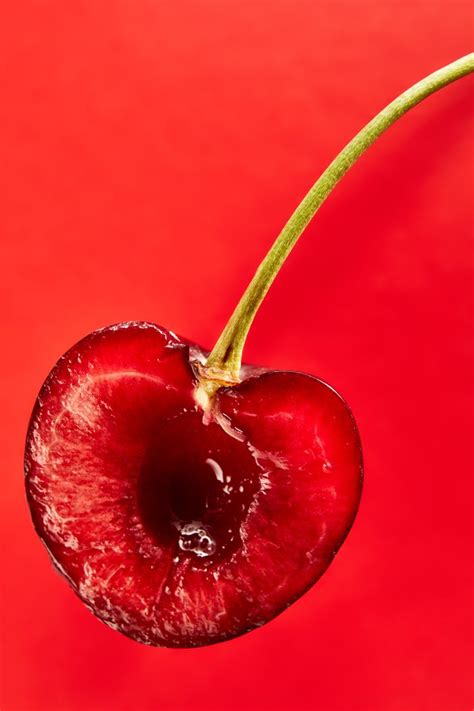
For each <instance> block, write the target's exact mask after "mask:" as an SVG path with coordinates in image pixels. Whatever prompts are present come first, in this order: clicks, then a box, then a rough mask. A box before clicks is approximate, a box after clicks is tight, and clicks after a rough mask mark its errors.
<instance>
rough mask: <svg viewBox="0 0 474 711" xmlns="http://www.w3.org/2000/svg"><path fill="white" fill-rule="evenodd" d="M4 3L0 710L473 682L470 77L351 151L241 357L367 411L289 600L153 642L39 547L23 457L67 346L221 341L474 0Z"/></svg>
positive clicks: (353, 697)
mask: <svg viewBox="0 0 474 711" xmlns="http://www.w3.org/2000/svg"><path fill="white" fill-rule="evenodd" d="M1 14H2V15H3V17H2V18H1V22H0V46H1V63H0V74H1V76H0V85H1V103H0V155H1V162H0V202H1V205H0V224H1V239H2V245H1V252H0V260H1V262H0V270H1V280H0V288H1V294H2V296H1V303H2V333H3V339H2V348H1V352H0V359H1V363H0V372H1V374H2V381H3V383H2V387H1V393H0V397H1V400H2V404H1V411H0V416H1V425H0V433H1V439H2V452H3V455H2V493H1V499H0V503H1V517H0V525H1V528H2V537H4V540H5V545H3V550H2V559H3V562H2V570H3V575H2V577H3V582H2V587H3V600H2V625H3V632H2V641H3V680H2V697H3V699H2V702H1V708H2V711H112V710H113V711H125V710H127V711H132V710H133V711H178V710H180V711H188V710H189V711H191V710H192V711H204V710H206V711H230V710H233V711H244V710H245V711H247V710H248V711H264V710H265V711H281V710H285V711H287V710H288V711H310V710H311V711H313V710H317V711H407V710H410V711H421V710H423V709H426V710H427V711H428V710H429V711H458V710H459V711H461V709H463V710H464V709H468V708H470V706H471V703H470V699H469V681H468V680H469V668H470V654H471V651H470V650H471V647H470V639H469V629H470V624H469V617H470V595H469V593H470V583H471V565H470V548H469V541H470V524H469V503H470V490H471V487H472V484H471V476H472V475H471V470H470V466H469V462H470V455H471V452H470V450H469V448H468V447H467V445H466V443H467V442H468V440H469V435H470V429H469V425H470V424H472V422H471V409H470V399H469V392H470V386H471V384H472V383H471V370H470V365H469V363H470V351H471V347H472V341H471V336H470V331H469V319H470V305H471V290H470V287H471V284H472V282H471V276H472V236H471V234H470V211H469V198H470V192H471V187H472V186H471V181H470V174H469V170H470V164H469V152H470V149H472V143H470V135H469V129H470V126H469V116H468V112H469V109H470V108H471V107H470V100H469V95H470V89H471V88H472V84H471V82H470V80H463V81H461V82H459V83H457V84H456V85H453V86H451V87H449V88H447V89H445V90H444V91H443V92H442V93H440V94H438V95H436V96H434V97H432V98H430V99H429V100H428V101H427V102H425V103H424V104H423V105H422V106H420V107H418V108H417V109H416V110H415V111H414V112H413V113H410V114H409V115H408V116H406V117H405V118H404V119H403V120H402V121H401V122H400V123H399V124H398V125H397V126H395V127H394V128H393V129H391V130H390V132H389V134H387V135H386V136H385V137H384V138H383V139H382V140H381V141H380V142H379V143H378V144H377V145H376V146H375V147H373V148H372V150H371V151H370V153H369V154H368V155H367V156H366V157H364V158H363V160H362V161H361V162H360V164H358V165H357V166H356V167H355V168H354V169H353V171H352V172H351V173H350V174H349V175H348V176H347V178H346V179H345V180H344V182H343V184H341V185H340V187H339V188H338V189H337V190H336V192H335V193H334V195H333V196H332V197H331V198H330V200H329V201H328V202H327V203H326V205H325V206H324V207H323V209H322V210H321V212H320V214H319V216H318V217H317V219H316V220H315V222H314V223H313V224H312V225H311V226H310V228H309V229H308V231H307V233H306V234H305V236H304V237H303V238H302V240H301V242H300V244H299V245H298V247H297V248H296V249H295V252H294V254H293V255H292V256H291V258H290V260H289V261H288V263H287V265H286V266H285V267H284V269H283V271H282V273H281V275H280V276H279V278H278V280H277V283H276V284H275V286H274V287H273V289H272V292H271V295H270V296H269V297H268V299H267V301H266V303H265V304H264V306H263V308H262V310H261V313H260V314H259V316H258V317H257V320H256V322H255V325H254V328H253V330H252V333H251V335H250V338H249V341H248V346H247V348H246V354H245V355H246V359H247V360H248V361H251V362H257V363H262V364H266V365H270V366H273V367H275V368H290V369H298V370H303V371H308V372H310V373H315V374H317V375H319V376H321V377H323V378H324V379H326V380H328V381H329V382H330V383H332V384H333V385H334V386H335V387H336V388H337V389H338V390H339V391H340V392H342V394H343V395H344V396H345V397H346V398H347V400H348V401H349V403H350V404H351V406H352V408H353V410H354V413H355V415H356V418H357V420H358V423H359V426H360V430H361V434H362V438H363V444H364V451H365V460H366V483H365V490H364V495H363V500H362V505H361V508H360V512H359V516H358V518H357V521H356V523H355V525H354V528H353V530H352V532H351V534H350V536H349V538H348V540H347V542H346V544H345V545H344V546H343V548H342V550H341V551H340V553H339V554H338V556H337V557H336V559H335V561H334V563H333V565H332V566H331V568H330V569H329V571H328V572H327V573H326V575H325V576H324V577H323V579H322V580H321V581H320V582H319V583H318V585H317V586H316V587H315V588H314V589H313V590H311V591H310V592H309V593H308V594H307V595H306V596H304V598H303V599H301V600H300V601H299V602H298V603H297V604H295V605H294V606H293V607H292V608H291V609H290V610H288V611H287V612H286V613H285V614H283V615H282V616H281V617H279V618H278V619H277V620H275V621H274V622H272V623H271V624H269V625H268V626H266V627H264V628H262V629H260V630H258V631H257V632H254V633H252V634H251V635H248V636H245V637H242V638H240V639H237V640H235V641H232V642H230V643H226V644H223V645H217V646H215V647H211V648H207V649H206V648H204V649H200V650H194V651H173V650H171V651H169V650H160V649H148V648H145V647H141V646H139V645H138V644H136V643H133V642H131V641H129V640H127V639H126V638H124V637H122V636H120V635H119V634H118V633H116V632H113V631H112V630H110V629H108V628H107V627H105V626H104V625H102V624H100V623H99V622H98V621H97V620H96V619H94V617H93V616H92V615H91V614H90V613H89V612H88V611H87V610H86V609H85V608H84V607H83V606H82V605H81V603H80V602H79V601H78V599H77V598H76V597H75V596H74V594H73V593H72V592H71V591H70V590H69V589H68V587H67V585H66V584H65V582H64V581H63V580H62V579H60V578H59V577H58V576H57V575H56V574H55V573H54V572H53V571H52V569H51V566H50V564H49V562H48V559H47V556H46V553H45V551H44V550H43V548H42V546H41V545H40V542H39V540H38V539H37V538H36V536H35V534H34V532H33V529H32V526H31V523H30V520H29V514H28V510H27V507H26V504H25V500H24V494H23V482H22V449H23V441H24V435H25V429H26V426H27V421H28V417H29V414H30V410H31V407H32V405H33V401H34V398H35V396H36V393H37V390H38V388H39V386H40V385H41V382H42V380H43V378H44V377H45V376H46V374H47V372H48V370H49V369H50V367H51V366H52V365H53V363H54V361H55V359H56V358H57V357H58V356H59V355H60V354H61V353H62V352H63V351H64V350H65V349H66V348H67V347H69V346H70V345H71V344H72V343H74V342H75V341H77V340H78V339H79V338H80V337H82V336H83V335H84V334H86V333H87V332H89V331H91V330H93V329H95V328H97V327H99V326H103V325H105V324H108V323H112V322H117V321H122V320H127V319H148V320H153V321H156V322H158V323H160V324H162V325H164V326H167V327H169V328H171V329H173V330H175V331H176V332H178V333H180V334H183V335H185V336H187V337H190V338H193V339H195V340H197V341H199V342H201V343H202V344H203V345H205V346H211V345H212V344H213V342H214V340H215V339H216V337H217V336H218V334H219V331H220V329H221V327H222V326H223V324H224V321H225V319H226V318H227V316H228V315H229V312H230V311H231V309H232V307H233V305H234V304H235V302H236V300H237V298H238V296H239V295H240V293H241V291H242V290H243V288H244V286H245V284H246V282H247V281H248V279H249V277H250V275H251V274H252V272H253V270H254V269H255V267H256V266H257V263H258V262H259V260H260V259H261V258H262V256H263V255H264V253H265V251H266V249H267V248H268V246H269V245H270V243H271V241H272V239H273V238H274V236H275V235H276V233H277V232H278V230H279V228H280V227H281V225H282V224H283V222H284V221H285V220H286V219H287V217H288V216H289V214H290V212H291V210H292V209H293V208H294V207H295V205H296V204H297V203H298V201H299V199H300V198H301V197H302V195H303V193H304V192H305V190H306V189H307V188H308V187H309V186H310V184H311V183H312V181H313V180H314V179H315V178H316V177H317V176H318V175H319V173H320V172H321V171H322V169H323V168H324V167H325V166H326V165H327V163H328V162H329V161H330V160H331V159H332V158H333V157H334V155H335V154H336V152H337V151H338V150H339V149H340V148H341V147H342V146H343V144H344V143H345V142H346V140H348V139H349V138H351V137H352V135H353V134H354V133H355V132H356V131H357V130H358V129H359V128H360V127H361V126H362V125H363V124H364V123H365V122H366V121H367V120H368V119H369V118H370V117H371V116H372V115H373V114H374V113H375V112H376V111H377V110H378V109H380V108H381V107H382V106H383V105H384V104H385V103H386V102H388V101H389V100H390V99H391V98H393V97H394V96H395V95H396V94H397V93H399V92H400V91H401V90H403V89H405V88H406V87H408V86H409V85H411V84H412V83H413V82H415V81H416V80H418V79H420V78H421V77H423V76H424V75H425V74H427V73H429V72H430V71H432V70H434V69H436V68H438V67H440V66H441V65H443V64H446V63H448V62H449V61H452V60H453V59H456V58H457V57H458V56H460V55H462V54H465V53H466V52H467V51H468V50H469V44H468V40H469V29H470V28H469V25H470V22H469V20H470V17H469V8H468V3H467V2H464V1H463V0H450V1H449V2H448V1H447V0H445V1H444V2H438V1H437V0H432V1H431V2H426V1H425V0H412V1H411V2H404V3H401V2H398V0H378V2H375V1H374V0H361V1H360V2H356V1H355V0H354V1H349V0H332V1H331V2H329V0H328V1H327V2H314V1H313V0H298V1H297V2H295V0H280V1H279V2H275V1H274V2H271V1H270V0H268V1H267V2H264V1H262V0H260V1H259V2H243V1H242V0H241V1H240V2H239V1H238V0H226V1H225V2H218V1H217V0H200V1H194V2H189V1H187V2H185V1H182V0H176V1H174V2H168V3H164V2H158V1H157V0H155V1H154V2H152V1H151V0H118V1H117V2H108V3H97V2H86V1H80V2H75V3H68V2H59V1H54V0H46V1H45V2H33V1H30V2H26V1H25V0H17V2H11V3H5V4H4V7H2V11H1Z"/></svg>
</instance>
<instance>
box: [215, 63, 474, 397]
mask: <svg viewBox="0 0 474 711" xmlns="http://www.w3.org/2000/svg"><path fill="white" fill-rule="evenodd" d="M473 71H474V53H473V54H468V55H466V56H465V57H461V58H460V59H458V60H456V61H455V62H452V63H451V64H448V65H447V66H445V67H443V68H442V69H439V70H438V71H436V72H433V74H430V75H429V76H427V77H425V78H424V79H422V80H421V81H419V82H418V83H417V84H414V86H412V87H411V88H410V89H408V90H407V91H405V92H403V94H400V96H398V97H397V98H396V99H395V100H394V101H392V102H391V103H390V104H388V106H386V107H385V108H384V109H383V110H382V111H381V112H380V113H379V114H377V115H376V116H375V118H373V119H372V120H371V121H370V122H369V123H368V124H367V125H366V126H364V128H363V129H362V130H361V131H359V133H358V134H357V135H356V136H355V137H354V138H353V139H352V141H350V142H349V143H348V144H347V145H346V147H345V148H343V150H342V151H341V152H340V153H339V155H337V156H336V158H335V159H334V160H333V161H332V163H331V164H330V165H329V166H328V168H326V170H325V171H324V173H323V174H322V175H321V177H320V178H319V179H318V180H317V181H316V183H315V184H314V185H313V187H312V188H311V190H310V191H309V192H308V193H307V194H306V196H305V197H304V198H303V200H302V202H301V203H300V204H299V205H298V207H297V208H296V210H295V211H294V213H293V214H292V216H291V217H290V219H289V220H288V222H287V223H286V225H285V226H284V227H283V229H282V231H281V232H280V234H279V235H278V237H277V238H276V240H275V242H274V243H273V245H272V247H271V248H270V251H269V252H268V254H267V256H266V257H265V259H264V260H263V261H262V263H261V264H260V266H259V268H258V270H257V271H256V273H255V275H254V277H253V279H252V280H251V282H250V284H249V286H248V287H247V289H246V291H245V292H244V294H243V296H242V298H241V299H240V301H239V303H238V304H237V307H236V309H235V311H234V312H233V314H232V316H231V317H230V319H229V321H228V322H227V324H226V326H225V328H224V330H223V331H222V334H221V336H220V337H219V340H218V341H217V343H216V345H215V346H214V348H213V350H212V352H211V354H210V355H209V357H208V359H207V362H206V365H205V366H204V368H203V370H204V373H202V375H204V377H205V378H206V379H209V380H211V381H214V382H215V383H218V385H217V387H219V385H221V384H225V383H233V382H234V383H235V382H239V373H240V367H241V362H242V351H243V349H244V345H245V340H246V338H247V335H248V332H249V329H250V326H251V325H252V322H253V319H254V318H255V314H256V313H257V311H258V308H259V306H260V304H261V303H262V301H263V299H264V298H265V295H266V294H267V292H268V290H269V288H270V286H271V285H272V283H273V281H274V279H275V277H276V275H277V274H278V272H279V270H280V268H281V266H282V265H283V263H284V261H285V260H286V258H287V257H288V255H289V253H290V252H291V250H292V249H293V247H294V245H295V244H296V242H297V240H298V238H299V237H300V236H301V234H302V233H303V232H304V230H305V228H306V226H307V225H308V223H309V222H310V220H311V219H312V218H313V217H314V215H315V214H316V212H317V211H318V209H319V208H320V206H321V205H322V204H323V202H324V201H325V200H326V198H327V197H328V195H329V194H330V193H331V192H332V190H333V189H334V187H335V186H336V185H337V183H338V182H339V181H340V180H341V178H342V177H343V176H344V175H345V174H346V173H347V171H348V170H349V168H351V167H352V166H353V165H354V163H355V162H356V161H357V160H358V158H360V156H361V155H362V154H363V153H365V151H366V150H367V149H368V148H369V147H370V146H371V145H372V144H373V143H374V142H375V141H376V140H377V138H378V137H379V136H381V135H382V133H384V131H386V130H387V129H388V128H389V127H390V126H391V125H392V124H394V123H395V121H397V120H398V119H399V118H400V117H401V116H403V114H405V113H406V112H407V111H409V110H410V109H412V108H413V107H414V106H416V105H417V104H419V103H420V101H423V99H426V98H427V97H428V96H430V95H431V94H434V93H435V92H436V91H438V90H439V89H442V88H443V87H444V86H446V85H448V84H451V82H454V81H456V80H457V79H460V78H461V77H464V76H466V75H468V74H470V73H471V72H473ZM213 389H214V388H213Z"/></svg>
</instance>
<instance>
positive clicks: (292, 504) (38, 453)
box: [25, 322, 362, 647]
mask: <svg viewBox="0 0 474 711" xmlns="http://www.w3.org/2000/svg"><path fill="white" fill-rule="evenodd" d="M200 358H201V359H202V353H201V351H200V349H199V348H198V347H197V346H195V345H193V344H190V343H188V342H186V341H183V340H181V339H179V338H178V337H177V336H175V335H174V334H173V333H170V332H168V331H166V330H164V329H162V328H160V327H158V326H156V325H153V324H150V323H142V322H138V323H136V322H134V323H125V324H119V325H117V326H111V327H108V328H105V329H103V330H100V331H96V332H94V333H92V334H91V335H89V336H87V337H86V338H84V339H83V340H82V341H80V342H79V343H78V344H77V345H75V346H74V347H73V348H72V349H71V350H69V351H68V352H67V353H66V354H65V355H64V356H63V357H62V358H61V359H60V360H59V361H58V363H57V364H56V366H55V367H54V369H53V371H52V372H51V374H50V375H49V377H48V379H47V380H46V382H45V384H44V385H43V388H42V390H41V392H40V395H39V397H38V400H37V402H36V405H35V408H34V411H33V415H32V418H31V422H30V427H29V431H28V437H27V447H26V464H25V470H26V489H27V496H28V501H29V505H30V508H31V514H32V517H33V521H34V524H35V527H36V530H37V532H38V534H39V536H40V537H41V539H42V540H43V542H44V544H45V545H46V548H47V550H48V552H49V555H50V557H51V559H52V561H53V563H54V565H55V567H56V568H57V569H58V570H59V571H60V572H61V573H62V574H63V575H64V576H65V577H66V578H67V580H68V581H69V583H70V585H71V587H72V588H73V589H74V591H75V592H76V593H77V594H78V595H79V597H80V598H81V599H82V600H83V602H84V603H85V604H86V605H87V606H88V607H89V609H90V610H92V612H93V613H94V614H95V615H96V616H97V617H99V618H100V619H101V620H102V621H103V622H105V623H106V624H108V625H109V626H110V627H112V628H114V629H117V630H119V631H121V632H122V633H124V634H125V635H127V636H129V637H131V638H133V639H135V640H137V641H139V642H142V643H145V644H150V645H160V646H168V647H193V646H199V645H206V644H212V643H215V642H221V641H224V640H227V639H230V638H232V637H235V636H237V635H240V634H243V633H244V632H248V631H250V630H252V629H254V628H256V627H258V626H260V625H262V624H264V623H266V622H268V621H269V620H271V619H272V618H274V617H275V616H276V615H277V614H279V613H280V612H282V611H283V610H284V609H285V608H287V607H288V605H290V604H291V603H292V602H294V601H295V600H296V599H297V598H298V597H300V596H301V595H302V594H303V593H304V592H305V591H306V590H308V588H309V587H310V586H311V585H313V583H315V582H316V581H317V580H318V578H319V577H320V576H321V575H322V574H323V573H324V571H325V570H326V568H327V567H328V565H329V564H330V562H331V561H332V559H333V557H334V555H335V553H336V551H337V550H338V549H339V547H340V546H341V544H342V542H343V541H344V539H345V537H346V535H347V533H348V531H349V529H350V527H351V525H352V522H353V520H354V517H355V514H356V511H357V507H358V504H359V499H360V494H361V487H362V455H361V447H360V441H359V435H358V432H357V428H356V425H355V422H354V419H353V417H352V415H351V413H350V411H349V409H348V407H347V405H346V404H345V403H344V401H343V400H342V399H341V397H340V396H339V395H338V394H337V393H336V392H335V391H334V390H333V389H332V388H331V387H330V386H328V385H326V384H325V383H324V382H322V381H321V380H318V379H317V378H314V377H311V376H309V375H304V374H301V373H294V372H278V371H265V370H264V369H261V368H253V367H245V368H244V369H243V374H244V375H243V378H244V379H243V381H242V382H241V383H240V384H238V385H236V386H234V387H223V388H221V389H219V390H218V391H217V393H216V396H215V401H214V405H213V408H212V410H211V411H210V412H208V411H204V410H203V409H202V407H201V405H200V404H199V398H198V399H196V388H197V385H198V377H197V371H196V362H197V361H199V359H200Z"/></svg>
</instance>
